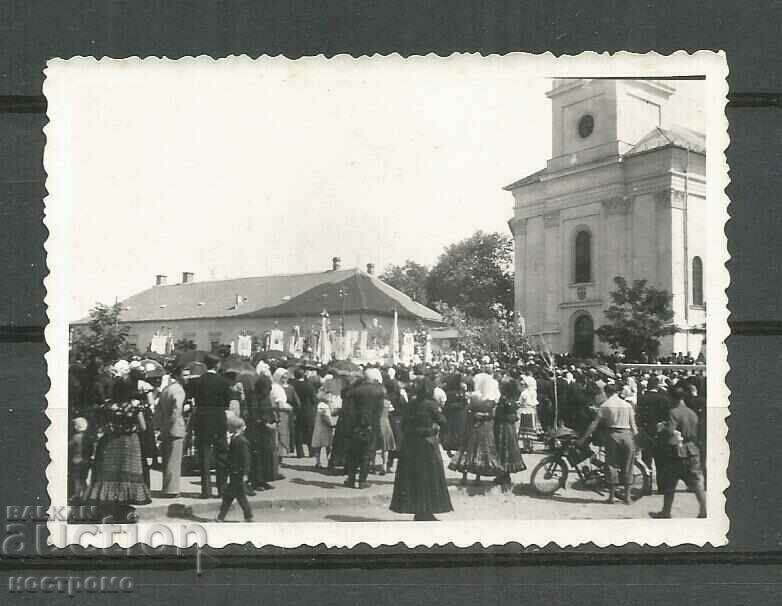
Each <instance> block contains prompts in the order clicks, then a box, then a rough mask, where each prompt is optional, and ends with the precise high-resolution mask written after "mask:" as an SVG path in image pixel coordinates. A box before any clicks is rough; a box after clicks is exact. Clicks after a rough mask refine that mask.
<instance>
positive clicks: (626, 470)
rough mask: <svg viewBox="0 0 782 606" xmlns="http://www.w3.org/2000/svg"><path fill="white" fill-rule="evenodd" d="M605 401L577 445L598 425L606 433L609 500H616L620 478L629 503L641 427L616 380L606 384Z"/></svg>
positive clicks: (587, 438) (611, 501) (590, 434)
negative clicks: (637, 438)
mask: <svg viewBox="0 0 782 606" xmlns="http://www.w3.org/2000/svg"><path fill="white" fill-rule="evenodd" d="M604 389H605V394H606V396H608V397H607V399H606V401H605V402H603V403H602V404H601V405H600V409H599V411H598V414H597V416H596V417H595V420H594V421H592V424H591V425H590V426H589V427H588V428H587V430H586V432H585V433H584V435H583V436H581V437H580V438H579V439H578V440H576V445H577V446H579V447H583V446H584V444H586V442H587V440H589V438H590V437H591V436H592V434H593V433H594V432H595V430H596V429H597V428H598V427H602V429H604V430H605V431H606V432H607V433H606V437H605V440H606V464H607V472H608V473H607V474H606V476H607V479H608V502H609V503H613V502H614V496H615V491H616V486H617V484H619V481H620V480H621V482H622V484H623V485H624V488H625V493H624V502H625V504H626V505H630V503H631V498H632V495H631V493H630V487H631V486H632V483H633V461H634V460H635V436H636V434H637V433H638V429H637V427H636V424H635V411H634V410H633V407H632V405H631V404H630V403H629V402H627V401H625V400H623V399H622V398H620V397H619V395H618V394H617V387H616V384H615V383H613V382H611V383H607V384H606V386H605V388H604Z"/></svg>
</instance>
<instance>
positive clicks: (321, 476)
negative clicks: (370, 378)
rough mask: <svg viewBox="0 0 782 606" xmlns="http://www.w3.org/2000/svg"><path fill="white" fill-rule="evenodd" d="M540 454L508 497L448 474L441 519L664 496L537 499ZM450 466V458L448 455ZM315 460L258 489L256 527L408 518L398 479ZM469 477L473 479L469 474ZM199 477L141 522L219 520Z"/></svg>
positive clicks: (629, 513) (158, 502) (638, 511)
mask: <svg viewBox="0 0 782 606" xmlns="http://www.w3.org/2000/svg"><path fill="white" fill-rule="evenodd" d="M542 456H543V455H542V454H530V455H525V461H526V463H527V466H528V469H527V471H524V472H522V473H518V474H514V476H513V481H514V486H513V490H512V491H511V492H509V493H503V492H502V491H501V490H500V488H499V487H497V486H494V485H492V483H491V479H485V480H482V481H481V483H480V484H479V485H476V484H475V483H474V482H472V481H471V483H470V484H469V485H468V486H466V487H462V486H459V484H458V482H459V479H460V477H461V476H460V474H458V473H455V472H452V471H449V470H447V468H446V475H447V478H448V483H449V485H450V491H451V500H452V503H453V506H454V511H453V512H452V513H448V514H442V515H439V516H438V517H439V518H441V519H443V520H501V519H516V520H526V519H528V520H547V519H550V520H557V519H606V518H646V517H647V515H648V512H650V511H659V510H660V508H661V506H662V496H660V495H651V496H646V497H644V498H642V499H640V500H639V501H636V502H634V503H633V504H632V505H630V506H628V505H624V504H622V503H616V504H614V505H608V504H606V503H605V502H604V500H605V497H603V496H601V495H598V494H596V493H594V492H592V491H591V490H582V489H579V488H577V487H573V486H572V484H573V481H572V476H571V478H569V482H568V484H569V486H568V488H567V489H565V490H561V491H559V492H558V493H557V494H556V495H554V496H552V497H540V496H538V495H537V494H535V493H534V492H533V491H532V490H531V488H530V487H529V479H530V478H529V476H530V472H531V471H532V469H533V467H534V466H535V465H536V464H537V462H538V461H539V460H540V458H541V457H542ZM444 461H445V462H446V464H447V459H446V458H445V457H444ZM312 465H313V459H311V458H302V459H297V458H295V457H287V458H286V459H285V461H284V463H283V466H282V467H281V469H280V471H281V472H282V473H283V474H284V475H285V479H284V480H279V481H277V482H274V486H275V489H274V490H270V491H265V492H259V493H257V494H256V495H255V496H253V497H250V503H251V505H252V508H253V511H254V513H255V519H256V521H257V522H328V521H331V522H369V521H409V520H410V519H411V517H412V516H410V515H399V514H396V513H393V512H391V511H389V509H388V504H389V502H390V500H391V493H392V491H393V485H394V476H393V475H392V474H389V475H385V476H380V475H370V478H369V479H370V484H371V486H370V487H369V488H367V489H364V490H356V489H350V488H346V487H344V486H342V482H343V480H344V477H343V476H332V475H328V474H326V473H322V472H319V471H316V470H314V469H313V468H312ZM470 477H471V479H472V476H470ZM160 481H161V474H160V473H159V472H154V471H153V472H152V489H153V496H154V495H156V494H158V492H157V491H158V490H159V488H160ZM199 487H200V483H199V478H197V477H186V478H183V479H182V488H183V496H182V497H181V498H179V499H160V498H154V499H153V503H152V504H150V505H146V506H143V507H139V508H138V512H139V515H140V517H141V519H142V521H163V520H168V519H170V518H169V517H168V509H169V507H170V506H171V505H172V504H182V505H187V506H189V507H192V510H193V515H194V518H195V519H196V520H199V521H203V522H206V521H211V520H213V519H214V517H215V515H216V514H217V511H218V509H219V507H220V500H219V499H216V498H215V499H210V500H202V499H199V498H198V494H199ZM680 488H681V491H680V492H679V493H678V494H677V496H676V502H675V504H674V509H673V515H674V517H679V518H683V517H691V518H694V517H695V516H696V515H697V513H698V504H697V501H696V500H695V496H694V495H693V494H690V493H688V492H686V491H684V486H683V485H681V486H680ZM227 520H228V521H229V522H230V521H236V522H238V521H241V520H242V514H241V510H240V509H239V506H238V505H237V504H234V506H233V508H232V509H231V512H230V513H229V514H228V518H227Z"/></svg>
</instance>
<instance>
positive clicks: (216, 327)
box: [71, 257, 443, 356]
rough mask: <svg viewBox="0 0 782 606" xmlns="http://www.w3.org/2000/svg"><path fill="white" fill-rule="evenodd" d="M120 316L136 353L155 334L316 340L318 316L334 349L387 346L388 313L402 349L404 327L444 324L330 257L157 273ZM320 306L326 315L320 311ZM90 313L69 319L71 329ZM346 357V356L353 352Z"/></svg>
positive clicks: (266, 343) (203, 341)
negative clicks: (245, 271)
mask: <svg viewBox="0 0 782 606" xmlns="http://www.w3.org/2000/svg"><path fill="white" fill-rule="evenodd" d="M121 306H122V315H121V316H120V321H121V322H122V323H123V324H127V325H128V326H129V327H130V333H129V336H128V343H129V344H130V345H132V346H135V347H136V349H138V350H139V351H140V352H144V351H148V350H150V348H152V345H153V339H155V337H157V342H159V340H160V337H161V336H165V337H169V336H170V339H169V342H174V341H181V340H185V341H190V342H192V343H193V344H194V345H195V347H196V348H197V349H202V350H207V351H210V350H216V349H218V348H219V347H221V346H225V345H231V344H234V345H236V344H237V342H238V341H239V337H243V338H244V342H245V345H246V343H247V337H251V338H252V343H253V350H259V349H268V348H272V349H276V348H278V347H280V345H282V347H283V349H284V351H286V352H288V351H289V350H291V351H292V350H293V349H294V348H298V351H299V353H306V352H307V350H308V348H312V347H313V346H314V343H315V342H317V339H318V335H319V334H320V332H321V328H322V323H323V320H324V317H325V318H326V323H327V329H328V332H329V335H330V338H331V340H332V341H333V342H334V345H333V351H335V352H336V350H337V348H338V342H339V336H340V335H342V334H344V335H345V339H346V341H347V343H348V344H349V345H348V347H350V348H351V350H354V349H357V348H359V347H361V348H362V349H370V350H376V351H375V353H377V350H383V348H386V347H390V345H391V336H392V332H393V325H394V316H395V315H396V317H397V326H398V331H399V339H400V348H401V346H402V341H403V339H404V334H405V333H406V332H409V333H412V332H413V331H415V330H416V328H418V327H419V326H420V325H421V324H423V325H424V326H426V327H430V328H434V327H439V326H442V325H443V319H442V317H441V316H440V314H438V313H437V312H436V311H434V310H432V309H429V308H428V307H425V306H424V305H422V304H420V303H418V302H416V301H414V300H413V299H411V298H410V297H408V296H407V295H405V294H404V293H402V292H400V291H398V290H397V289H395V288H393V287H391V286H389V285H388V284H386V283H385V282H383V281H382V280H380V279H379V278H378V277H377V276H376V275H375V272H374V265H372V264H368V265H367V268H366V271H364V270H361V269H358V268H351V269H342V268H341V267H340V260H339V258H338V257H334V259H333V260H332V267H331V269H329V270H328V271H322V272H315V273H302V274H285V275H273V276H260V277H251V278H236V279H231V280H210V281H205V282H198V281H196V280H195V279H194V276H193V274H192V273H189V272H184V273H183V274H182V281H181V283H179V284H167V280H166V276H163V275H158V276H157V277H156V282H155V285H154V286H152V287H151V288H149V289H147V290H145V291H143V292H140V293H138V294H136V295H133V296H131V297H129V298H128V299H125V300H124V301H122V302H121ZM324 312H325V313H324ZM88 321H89V318H82V319H81V320H79V321H77V322H74V323H72V324H71V328H72V330H74V331H78V330H79V329H80V328H82V327H85V326H86V325H87V323H88ZM351 356H352V354H351Z"/></svg>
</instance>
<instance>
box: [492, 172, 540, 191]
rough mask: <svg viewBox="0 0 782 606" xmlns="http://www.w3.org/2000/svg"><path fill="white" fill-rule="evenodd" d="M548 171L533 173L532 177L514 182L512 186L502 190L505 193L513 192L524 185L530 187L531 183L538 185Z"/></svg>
mask: <svg viewBox="0 0 782 606" xmlns="http://www.w3.org/2000/svg"><path fill="white" fill-rule="evenodd" d="M545 172H546V169H545V168H541V169H540V170H539V171H536V172H534V173H532V174H531V175H527V176H526V177H522V178H521V179H519V180H518V181H514V182H513V183H511V184H510V185H506V186H505V187H503V188H502V189H504V190H505V191H511V190H512V189H516V188H517V187H521V186H522V185H530V184H531V183H538V182H539V181H540V178H541V177H542V176H543V175H544V174H545Z"/></svg>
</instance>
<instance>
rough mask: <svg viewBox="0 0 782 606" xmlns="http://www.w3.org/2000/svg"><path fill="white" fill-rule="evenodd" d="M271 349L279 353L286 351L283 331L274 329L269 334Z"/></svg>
mask: <svg viewBox="0 0 782 606" xmlns="http://www.w3.org/2000/svg"><path fill="white" fill-rule="evenodd" d="M269 349H273V350H277V351H283V350H284V349H285V334H284V333H283V332H282V331H281V330H279V329H274V330H272V331H271V332H270V333H269Z"/></svg>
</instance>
